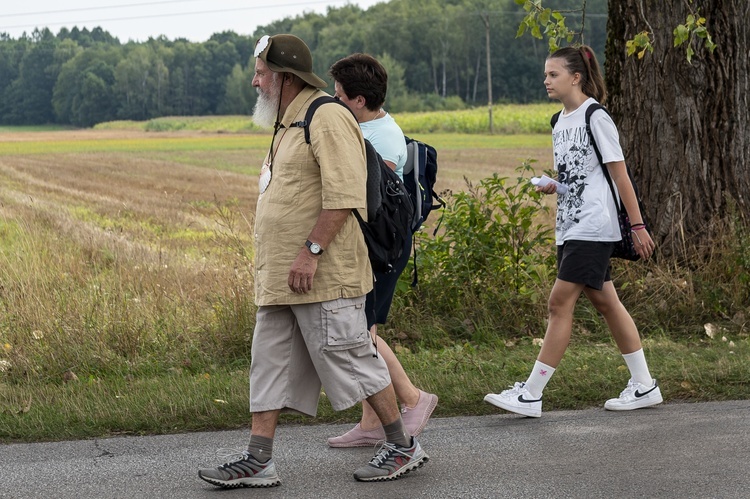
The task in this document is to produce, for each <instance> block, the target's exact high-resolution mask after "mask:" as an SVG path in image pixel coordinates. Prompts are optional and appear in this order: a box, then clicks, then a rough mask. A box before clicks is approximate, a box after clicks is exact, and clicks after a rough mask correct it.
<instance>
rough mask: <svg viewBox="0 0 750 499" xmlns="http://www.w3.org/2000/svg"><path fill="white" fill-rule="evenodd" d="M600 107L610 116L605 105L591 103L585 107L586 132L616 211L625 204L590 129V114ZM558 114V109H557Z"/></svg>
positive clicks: (621, 208)
mask: <svg viewBox="0 0 750 499" xmlns="http://www.w3.org/2000/svg"><path fill="white" fill-rule="evenodd" d="M599 109H601V110H602V111H604V112H605V113H607V116H609V117H610V118H611V117H612V115H611V114H609V111H608V110H607V108H606V107H604V106H602V105H601V104H599V103H596V102H595V103H593V104H591V105H590V106H589V107H587V108H586V133H587V134H588V136H589V140H590V141H591V146H592V147H593V148H594V153H595V154H596V159H597V160H599V164H600V165H601V166H602V170H603V171H604V178H606V179H607V184H608V185H609V190H610V192H612V199H614V200H615V207H616V208H617V210H618V211H622V210H624V209H625V206H624V205H623V204H622V198H620V196H618V195H617V193H616V192H615V187H614V185H613V184H612V177H611V176H610V175H609V170H608V169H607V165H605V164H604V162H603V161H602V153H601V151H600V150H599V146H597V145H596V140H595V139H594V134H593V132H592V131H591V115H592V114H594V111H597V110H599ZM558 114H559V111H558ZM628 176H630V171H628Z"/></svg>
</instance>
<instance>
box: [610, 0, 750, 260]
mask: <svg viewBox="0 0 750 499" xmlns="http://www.w3.org/2000/svg"><path fill="white" fill-rule="evenodd" d="M690 5H692V8H693V9H698V10H699V12H700V15H702V16H705V17H706V19H707V25H708V29H709V32H710V33H711V35H712V37H713V40H714V42H715V43H716V44H717V45H718V47H717V48H716V50H715V51H714V53H713V54H711V53H709V52H708V51H707V50H706V49H705V48H703V47H702V46H701V47H700V48H697V47H698V45H697V44H694V45H693V48H694V49H695V50H696V55H695V56H694V57H693V60H692V64H690V63H688V62H687V57H686V52H685V47H684V46H682V47H677V48H675V47H673V34H672V32H673V30H674V28H675V27H676V26H677V25H678V24H684V23H685V21H686V19H687V16H688V15H689V14H690V10H689V6H690ZM749 18H750V2H748V0H695V1H693V2H692V4H690V3H688V2H686V1H685V0H609V21H608V33H609V35H608V39H607V47H606V59H607V66H606V79H607V90H608V91H609V98H608V101H607V102H608V107H609V109H610V110H611V111H612V114H613V116H614V117H615V122H616V123H617V124H618V127H619V130H620V140H621V142H622V145H623V150H624V153H625V160H626V163H627V164H628V165H629V166H630V168H631V169H632V171H633V174H634V176H635V179H636V183H637V184H638V187H639V189H640V193H641V197H642V198H643V202H644V205H645V209H646V216H647V219H648V221H649V223H650V225H651V227H652V229H653V234H654V236H655V239H656V241H657V244H659V245H660V246H661V250H662V252H663V253H665V254H667V255H686V254H688V253H685V252H686V251H687V250H691V249H700V248H703V247H710V246H711V242H712V241H713V239H712V238H713V237H714V236H715V235H716V233H717V231H718V230H721V226H722V224H721V223H719V222H722V221H727V219H726V216H727V212H728V208H732V207H733V205H734V207H736V208H737V209H736V210H735V211H736V212H739V213H740V214H741V216H743V217H744V220H745V222H746V223H748V222H750V197H749V196H750V194H749V193H750V170H748V166H750V102H749V100H750V97H749V95H750V28H748V22H747V20H748V19H749ZM644 30H647V31H651V32H652V33H653V35H652V36H653V45H654V52H653V53H652V54H649V53H646V55H645V56H644V57H643V58H642V59H638V58H637V57H636V56H635V55H633V56H630V57H628V56H627V55H626V47H625V41H626V40H629V39H632V38H633V37H634V36H635V35H636V34H637V33H639V32H641V31H644Z"/></svg>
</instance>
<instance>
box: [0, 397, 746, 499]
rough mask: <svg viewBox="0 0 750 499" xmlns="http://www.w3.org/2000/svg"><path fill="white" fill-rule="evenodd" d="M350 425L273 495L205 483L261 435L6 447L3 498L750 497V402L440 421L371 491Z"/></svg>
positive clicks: (365, 453)
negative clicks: (204, 472) (418, 454)
mask: <svg viewBox="0 0 750 499" xmlns="http://www.w3.org/2000/svg"><path fill="white" fill-rule="evenodd" d="M349 427H350V426H349V425H314V426H298V425H285V426H282V427H280V428H279V431H278V433H277V438H276V441H275V444H274V458H275V460H276V466H277V469H278V472H279V476H280V478H281V481H282V484H281V486H279V487H275V488H270V489H233V490H221V489H217V488H215V487H213V486H211V485H209V484H208V483H205V482H203V481H202V480H200V479H199V478H198V476H197V473H196V470H197V468H199V467H203V466H210V465H217V464H221V463H220V462H218V461H217V458H216V451H217V449H219V448H223V447H233V448H239V449H242V448H244V447H245V445H246V443H247V439H248V436H249V432H248V431H223V432H206V433H189V434H179V435H167V436H153V437H117V438H106V439H96V440H85V441H68V442H54V443H38V444H10V445H0V497H2V498H32V497H34V498H36V497H38V498H74V499H82V498H149V499H155V498H173V497H174V498H181V499H190V498H221V499H227V498H234V497H261V498H275V499H276V498H287V497H289V498H339V497H341V498H348V499H350V498H358V497H404V498H410V497H431V498H443V497H450V498H485V497H486V498H490V497H492V498H495V497H518V498H531V497H534V498H535V497H555V498H557V497H586V498H588V497H592V498H594V497H595V498H599V497H602V498H603V497H616V498H626V497H639V498H642V497H660V498H661V497H673V498H690V497H695V498H708V497H711V498H719V497H720V498H749V497H750V401H736V402H720V403H718V402H717V403H701V404H684V403H670V404H663V405H661V406H657V407H653V408H648V409H641V410H638V411H633V412H623V413H615V412H608V411H605V410H603V409H591V410H584V411H552V412H545V413H544V414H543V415H542V417H541V418H539V419H530V418H523V417H520V416H515V415H511V414H508V413H503V412H500V411H498V414H497V415H491V416H482V417H460V418H446V419H433V420H431V421H430V423H429V424H428V425H427V428H426V429H425V431H424V433H423V434H422V436H421V438H420V442H421V443H422V445H423V447H424V448H425V451H426V452H427V453H428V454H429V456H430V461H429V462H428V463H427V464H426V465H425V466H424V467H422V468H421V469H419V470H416V471H414V472H412V473H410V474H408V475H406V476H405V477H403V478H402V479H400V480H397V481H394V482H384V483H359V482H356V481H355V480H354V479H353V478H352V472H353V471H354V470H355V469H356V468H357V467H359V466H361V465H362V464H364V463H366V462H367V461H368V460H369V458H370V457H371V456H372V454H373V452H374V449H371V448H360V449H330V448H328V447H327V445H326V442H325V439H326V437H328V436H332V435H337V434H339V433H341V432H343V431H345V430H347V429H349Z"/></svg>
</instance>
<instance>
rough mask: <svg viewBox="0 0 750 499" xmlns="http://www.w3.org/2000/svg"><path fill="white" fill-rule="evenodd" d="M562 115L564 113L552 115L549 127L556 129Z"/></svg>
mask: <svg viewBox="0 0 750 499" xmlns="http://www.w3.org/2000/svg"><path fill="white" fill-rule="evenodd" d="M560 113H562V111H558V112H556V113H555V114H553V115H552V117H551V118H550V119H549V126H550V127H552V128H555V125H557V120H559V119H560Z"/></svg>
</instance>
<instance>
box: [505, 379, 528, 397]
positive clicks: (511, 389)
mask: <svg viewBox="0 0 750 499" xmlns="http://www.w3.org/2000/svg"><path fill="white" fill-rule="evenodd" d="M525 386H526V383H522V382H521V381H516V384H515V385H513V386H511V387H509V389H508V390H505V392H507V394H508V395H518V394H520V393H521V390H523V389H524V387H525Z"/></svg>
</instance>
